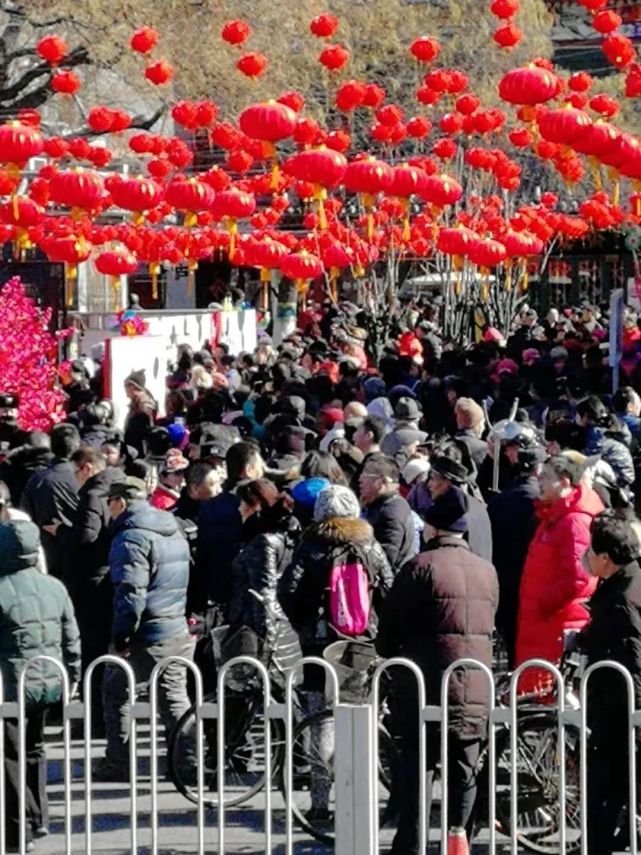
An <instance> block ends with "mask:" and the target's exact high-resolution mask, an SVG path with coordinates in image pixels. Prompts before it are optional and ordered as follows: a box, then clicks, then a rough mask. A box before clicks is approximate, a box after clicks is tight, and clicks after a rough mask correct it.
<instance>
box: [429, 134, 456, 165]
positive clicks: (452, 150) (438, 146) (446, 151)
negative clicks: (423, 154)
mask: <svg viewBox="0 0 641 855" xmlns="http://www.w3.org/2000/svg"><path fill="white" fill-rule="evenodd" d="M457 151H458V146H457V145H456V143H455V142H454V140H451V139H448V138H445V139H441V140H437V141H436V142H435V143H434V145H433V146H432V153H433V154H435V155H436V157H438V158H439V159H440V160H451V159H452V158H453V157H454V155H455V154H456V152H457Z"/></svg>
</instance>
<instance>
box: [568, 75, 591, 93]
mask: <svg viewBox="0 0 641 855" xmlns="http://www.w3.org/2000/svg"><path fill="white" fill-rule="evenodd" d="M592 82H593V81H592V77H591V76H590V75H589V74H588V73H587V71H575V72H574V74H572V75H570V79H569V80H568V86H569V87H570V89H572V91H573V92H587V91H588V89H590V87H591V86H592Z"/></svg>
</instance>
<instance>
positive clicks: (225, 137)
mask: <svg viewBox="0 0 641 855" xmlns="http://www.w3.org/2000/svg"><path fill="white" fill-rule="evenodd" d="M210 137H211V141H212V143H213V144H214V145H217V146H219V147H220V148H224V149H225V150H226V151H232V149H235V148H238V147H239V146H240V145H241V143H242V139H241V136H240V133H239V132H238V131H237V130H236V128H235V127H234V126H233V125H230V124H229V122H219V124H217V125H214V127H213V128H212V129H211V134H210Z"/></svg>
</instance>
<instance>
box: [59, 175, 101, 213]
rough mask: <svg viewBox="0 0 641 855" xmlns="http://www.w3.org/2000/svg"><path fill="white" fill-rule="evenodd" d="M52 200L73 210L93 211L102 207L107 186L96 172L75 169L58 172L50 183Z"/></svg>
mask: <svg viewBox="0 0 641 855" xmlns="http://www.w3.org/2000/svg"><path fill="white" fill-rule="evenodd" d="M50 188H51V198H52V200H53V201H54V202H58V204H60V205H67V206H68V207H69V208H71V209H72V211H73V209H80V210H86V211H92V210H94V209H96V208H99V207H100V204H101V202H102V199H103V196H104V191H105V185H104V182H103V180H102V178H101V177H100V175H98V174H97V173H96V172H90V171H88V170H84V169H74V170H70V171H68V172H56V173H55V174H54V175H53V176H52V178H51V182H50Z"/></svg>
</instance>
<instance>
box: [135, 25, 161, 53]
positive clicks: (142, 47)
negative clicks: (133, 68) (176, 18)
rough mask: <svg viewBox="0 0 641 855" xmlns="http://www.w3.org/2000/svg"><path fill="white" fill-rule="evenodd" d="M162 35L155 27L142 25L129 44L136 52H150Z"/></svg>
mask: <svg viewBox="0 0 641 855" xmlns="http://www.w3.org/2000/svg"><path fill="white" fill-rule="evenodd" d="M159 38H160V36H159V35H158V31H157V30H154V28H153V27H140V29H139V30H136V31H135V32H134V33H133V35H132V36H131V39H130V41H129V46H130V48H131V49H132V50H135V51H136V53H150V52H151V51H152V50H153V49H154V48H155V47H156V45H157V44H158V40H159Z"/></svg>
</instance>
